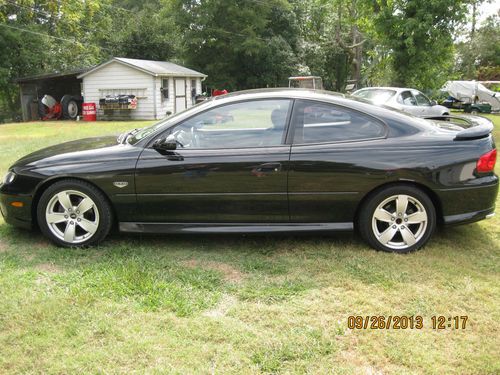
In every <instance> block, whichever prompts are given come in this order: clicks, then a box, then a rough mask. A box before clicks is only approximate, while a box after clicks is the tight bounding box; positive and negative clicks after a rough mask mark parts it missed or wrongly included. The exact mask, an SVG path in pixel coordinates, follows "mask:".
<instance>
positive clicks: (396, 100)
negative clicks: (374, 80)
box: [352, 87, 450, 117]
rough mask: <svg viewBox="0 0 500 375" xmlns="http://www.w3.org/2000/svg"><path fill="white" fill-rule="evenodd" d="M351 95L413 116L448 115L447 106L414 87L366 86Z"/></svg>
mask: <svg viewBox="0 0 500 375" xmlns="http://www.w3.org/2000/svg"><path fill="white" fill-rule="evenodd" d="M352 95H353V96H356V97H358V98H363V99H366V100H369V101H371V102H372V103H373V104H376V105H385V106H388V107H391V108H395V109H399V110H400V111H403V112H406V113H409V114H411V115H414V116H419V117H428V116H443V115H449V114H450V111H449V109H448V108H446V107H444V106H442V105H438V104H437V103H436V102H435V101H433V100H430V99H429V98H428V97H427V96H425V95H424V94H422V93H421V92H420V91H418V90H415V89H408V88H401V87H367V88H364V89H360V90H357V91H355V92H353V93H352Z"/></svg>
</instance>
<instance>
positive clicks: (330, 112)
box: [292, 101, 386, 144]
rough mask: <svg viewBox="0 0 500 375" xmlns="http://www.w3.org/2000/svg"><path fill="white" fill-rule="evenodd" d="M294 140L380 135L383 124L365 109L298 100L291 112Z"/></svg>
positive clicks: (331, 140)
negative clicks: (362, 110) (365, 111)
mask: <svg viewBox="0 0 500 375" xmlns="http://www.w3.org/2000/svg"><path fill="white" fill-rule="evenodd" d="M292 121H293V124H294V138H293V143H295V144H304V143H329V142H348V141H356V140H363V139H373V138H381V137H384V136H385V134H386V128H385V125H384V124H383V123H382V122H380V121H379V120H377V119H374V118H373V117H371V116H368V115H366V114H364V113H361V112H358V111H355V110H351V109H349V108H346V107H341V106H336V105H333V104H329V103H323V102H315V101H299V102H298V103H296V105H295V108H294V114H293V120H292Z"/></svg>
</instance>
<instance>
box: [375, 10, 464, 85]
mask: <svg viewBox="0 0 500 375" xmlns="http://www.w3.org/2000/svg"><path fill="white" fill-rule="evenodd" d="M377 4H378V5H377V6H376V7H375V10H376V16H375V18H374V25H375V30H376V32H377V33H378V35H379V36H380V38H381V40H382V42H383V43H384V46H385V47H386V48H388V49H389V51H390V57H389V58H390V61H391V65H392V68H393V71H394V78H393V84H394V85H396V86H412V87H418V88H435V87H438V86H440V85H442V84H443V83H444V81H446V80H447V79H448V78H449V74H450V72H451V71H452V61H453V60H452V58H453V34H454V33H455V27H457V25H459V24H460V22H462V21H463V20H464V17H465V13H466V11H467V5H468V1H456V0H408V1H406V0H404V1H403V0H394V1H391V2H385V1H382V2H380V3H378V2H377Z"/></svg>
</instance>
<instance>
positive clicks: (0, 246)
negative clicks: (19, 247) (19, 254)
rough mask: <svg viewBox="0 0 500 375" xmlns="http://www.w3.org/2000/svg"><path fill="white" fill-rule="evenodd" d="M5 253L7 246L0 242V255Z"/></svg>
mask: <svg viewBox="0 0 500 375" xmlns="http://www.w3.org/2000/svg"><path fill="white" fill-rule="evenodd" d="M6 251H7V245H6V244H5V243H3V242H2V241H1V240H0V253H5V252H6Z"/></svg>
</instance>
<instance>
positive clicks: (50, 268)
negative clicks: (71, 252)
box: [35, 263, 62, 273]
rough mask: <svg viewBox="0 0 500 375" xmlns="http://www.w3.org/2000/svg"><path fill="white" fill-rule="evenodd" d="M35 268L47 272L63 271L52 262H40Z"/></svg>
mask: <svg viewBox="0 0 500 375" xmlns="http://www.w3.org/2000/svg"><path fill="white" fill-rule="evenodd" d="M35 268H36V269H37V270H39V271H42V272H47V273H61V272H62V270H61V269H60V268H59V267H58V266H56V265H55V264H52V263H40V264H37V265H36V266H35Z"/></svg>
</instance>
